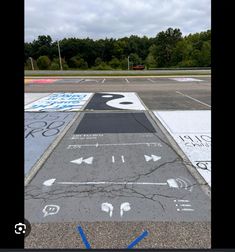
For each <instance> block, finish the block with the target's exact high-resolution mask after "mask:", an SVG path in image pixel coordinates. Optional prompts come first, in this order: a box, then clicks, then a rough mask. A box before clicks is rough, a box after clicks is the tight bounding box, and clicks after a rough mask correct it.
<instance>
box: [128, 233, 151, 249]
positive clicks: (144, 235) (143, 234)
mask: <svg viewBox="0 0 235 252" xmlns="http://www.w3.org/2000/svg"><path fill="white" fill-rule="evenodd" d="M147 235H148V231H144V232H143V233H142V234H141V235H140V236H139V237H137V238H136V239H135V240H134V241H133V242H132V243H131V244H130V245H128V247H127V248H128V249H131V248H133V247H134V246H135V245H136V244H137V243H139V242H140V241H141V240H143V239H144V238H145V237H146V236H147Z"/></svg>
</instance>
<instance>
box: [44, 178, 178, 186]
mask: <svg viewBox="0 0 235 252" xmlns="http://www.w3.org/2000/svg"><path fill="white" fill-rule="evenodd" d="M55 183H56V184H59V185H155V186H166V185H168V186H169V187H170V188H179V185H178V183H177V181H176V180H175V179H168V180H167V181H166V182H165V183H155V182H112V181H94V182H89V181H87V182H56V179H55V178H52V179H48V180H46V181H44V182H43V185H44V186H52V185H53V184H55Z"/></svg>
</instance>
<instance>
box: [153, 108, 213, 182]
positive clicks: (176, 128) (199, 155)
mask: <svg viewBox="0 0 235 252" xmlns="http://www.w3.org/2000/svg"><path fill="white" fill-rule="evenodd" d="M154 114H155V115H156V116H157V118H158V119H159V120H160V121H161V123H162V124H163V125H164V127H165V128H166V129H167V130H168V131H169V133H170V134H171V135H172V137H173V138H174V139H175V141H176V142H177V144H178V145H179V146H180V148H181V149H182V150H183V152H184V153H185V154H186V155H187V157H188V158H189V160H190V161H191V162H192V164H193V165H194V167H195V168H196V169H197V171H198V172H199V173H200V174H201V176H202V177H203V178H204V179H205V181H206V182H207V183H208V184H209V185H210V186H211V111H210V110H203V111H201V110H198V111H196V110H195V111H154Z"/></svg>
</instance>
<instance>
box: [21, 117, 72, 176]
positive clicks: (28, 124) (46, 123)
mask: <svg viewBox="0 0 235 252" xmlns="http://www.w3.org/2000/svg"><path fill="white" fill-rule="evenodd" d="M75 114H76V113H75V112H50V113H46V112H45V113H42V112H40V113H36V112H33V113H30V112H26V113H25V174H27V173H28V172H29V170H30V169H31V168H32V167H33V165H34V164H35V163H36V161H37V160H38V159H39V158H40V157H41V155H42V154H43V153H44V151H45V150H46V149H47V148H48V147H49V146H50V144H51V143H52V142H53V141H54V139H55V138H56V137H57V136H58V135H59V134H60V133H61V131H62V130H63V129H64V127H65V126H66V125H67V124H68V123H69V122H70V121H71V120H72V119H73V117H74V116H75Z"/></svg>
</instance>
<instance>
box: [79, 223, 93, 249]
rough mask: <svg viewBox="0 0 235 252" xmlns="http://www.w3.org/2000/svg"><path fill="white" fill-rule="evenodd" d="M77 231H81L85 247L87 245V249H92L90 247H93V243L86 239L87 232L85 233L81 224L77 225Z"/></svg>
mask: <svg viewBox="0 0 235 252" xmlns="http://www.w3.org/2000/svg"><path fill="white" fill-rule="evenodd" d="M77 231H78V232H79V234H80V236H81V238H82V241H83V243H84V245H85V247H86V248H87V249H90V248H91V245H90V243H89V242H88V240H87V239H86V236H85V234H84V232H83V230H82V227H81V226H77Z"/></svg>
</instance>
